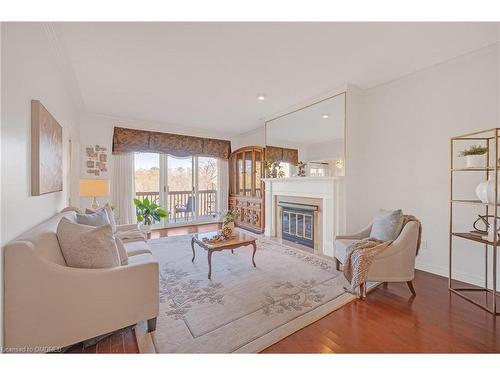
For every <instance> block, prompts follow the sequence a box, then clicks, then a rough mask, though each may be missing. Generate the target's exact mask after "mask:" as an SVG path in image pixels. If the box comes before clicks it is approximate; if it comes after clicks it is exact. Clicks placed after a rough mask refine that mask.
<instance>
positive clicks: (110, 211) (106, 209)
mask: <svg viewBox="0 0 500 375" xmlns="http://www.w3.org/2000/svg"><path fill="white" fill-rule="evenodd" d="M96 212H105V213H106V215H107V217H108V221H109V223H110V224H111V228H112V229H113V233H116V220H115V213H114V212H113V209H112V208H111V206H110V205H109V204H107V203H106V205H105V206H104V207H101V208H98V209H97V210H91V209H89V208H87V209H86V210H85V213H86V214H92V213H96Z"/></svg>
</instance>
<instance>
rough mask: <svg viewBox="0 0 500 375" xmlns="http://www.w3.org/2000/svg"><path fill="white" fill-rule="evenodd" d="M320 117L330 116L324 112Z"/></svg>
mask: <svg viewBox="0 0 500 375" xmlns="http://www.w3.org/2000/svg"><path fill="white" fill-rule="evenodd" d="M321 117H322V118H328V117H330V116H329V115H328V114H327V113H325V114H323V115H321Z"/></svg>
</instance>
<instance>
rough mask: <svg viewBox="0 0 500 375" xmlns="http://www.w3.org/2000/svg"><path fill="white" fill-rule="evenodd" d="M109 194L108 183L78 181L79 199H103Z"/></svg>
mask: <svg viewBox="0 0 500 375" xmlns="http://www.w3.org/2000/svg"><path fill="white" fill-rule="evenodd" d="M109 194H110V181H109V180H104V179H100V180H97V179H82V180H80V196H81V197H105V196H107V195H109Z"/></svg>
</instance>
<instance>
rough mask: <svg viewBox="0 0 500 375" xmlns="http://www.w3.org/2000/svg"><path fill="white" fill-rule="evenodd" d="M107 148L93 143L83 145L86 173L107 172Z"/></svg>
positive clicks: (95, 174)
mask: <svg viewBox="0 0 500 375" xmlns="http://www.w3.org/2000/svg"><path fill="white" fill-rule="evenodd" d="M107 151H108V149H107V148H106V147H103V146H99V145H95V146H90V147H85V155H87V163H86V165H85V166H86V167H87V173H88V174H91V175H94V176H100V174H101V173H102V172H107V171H108V168H107V162H108V152H107Z"/></svg>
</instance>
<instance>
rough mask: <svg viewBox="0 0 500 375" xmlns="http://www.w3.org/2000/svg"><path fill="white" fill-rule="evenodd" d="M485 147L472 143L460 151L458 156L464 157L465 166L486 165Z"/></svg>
mask: <svg viewBox="0 0 500 375" xmlns="http://www.w3.org/2000/svg"><path fill="white" fill-rule="evenodd" d="M486 151H487V149H486V147H484V146H479V145H472V146H470V147H468V148H466V149H465V150H463V151H462V152H460V153H459V156H461V157H465V166H466V167H467V168H484V167H485V166H486Z"/></svg>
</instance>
